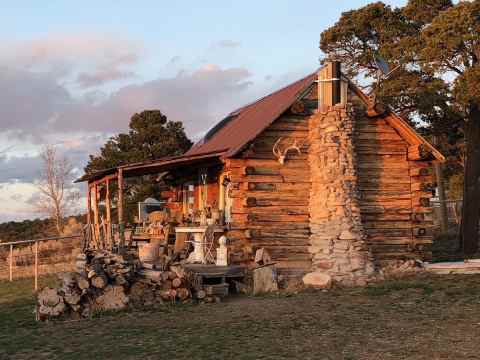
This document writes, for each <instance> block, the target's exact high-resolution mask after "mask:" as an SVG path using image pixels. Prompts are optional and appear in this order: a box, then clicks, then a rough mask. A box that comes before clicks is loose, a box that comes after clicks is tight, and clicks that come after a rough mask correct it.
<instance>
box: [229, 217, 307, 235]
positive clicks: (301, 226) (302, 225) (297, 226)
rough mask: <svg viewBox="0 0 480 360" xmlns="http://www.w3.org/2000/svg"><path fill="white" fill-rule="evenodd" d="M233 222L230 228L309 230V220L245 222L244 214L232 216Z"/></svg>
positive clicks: (234, 229)
mask: <svg viewBox="0 0 480 360" xmlns="http://www.w3.org/2000/svg"><path fill="white" fill-rule="evenodd" d="M240 217H244V220H245V221H241V220H243V219H240ZM234 219H235V222H233V223H232V224H231V226H230V228H231V230H233V231H239V230H243V231H245V230H249V231H252V230H262V231H272V232H274V231H281V230H283V231H285V232H287V231H288V232H290V231H294V230H308V231H309V230H310V222H308V221H307V222H297V223H274V224H273V223H264V222H247V221H246V216H245V215H244V214H242V215H240V216H234Z"/></svg>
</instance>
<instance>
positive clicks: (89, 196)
mask: <svg viewBox="0 0 480 360" xmlns="http://www.w3.org/2000/svg"><path fill="white" fill-rule="evenodd" d="M91 213H92V187H91V185H90V182H88V185H87V224H90V223H91V222H92V219H91V216H92V214H91Z"/></svg>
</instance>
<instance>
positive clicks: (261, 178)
mask: <svg viewBox="0 0 480 360" xmlns="http://www.w3.org/2000/svg"><path fill="white" fill-rule="evenodd" d="M230 180H231V181H232V182H251V183H282V182H284V180H283V176H281V175H233V174H232V175H231V176H230Z"/></svg>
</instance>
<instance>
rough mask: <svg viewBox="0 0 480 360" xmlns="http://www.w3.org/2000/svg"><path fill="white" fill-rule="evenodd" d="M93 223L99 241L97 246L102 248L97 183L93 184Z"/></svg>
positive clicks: (96, 238)
mask: <svg viewBox="0 0 480 360" xmlns="http://www.w3.org/2000/svg"><path fill="white" fill-rule="evenodd" d="M93 223H94V225H95V226H94V229H95V236H94V237H95V240H96V243H97V246H98V247H99V248H100V247H101V245H100V244H101V242H100V219H99V216H98V186H97V184H96V183H95V184H94V185H93Z"/></svg>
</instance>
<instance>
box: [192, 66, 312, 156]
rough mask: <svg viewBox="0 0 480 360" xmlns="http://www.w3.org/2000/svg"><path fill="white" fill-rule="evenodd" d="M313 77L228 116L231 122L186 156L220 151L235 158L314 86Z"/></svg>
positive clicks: (295, 83) (196, 145)
mask: <svg viewBox="0 0 480 360" xmlns="http://www.w3.org/2000/svg"><path fill="white" fill-rule="evenodd" d="M316 76H317V73H316V72H315V73H312V74H310V75H308V76H306V77H304V78H303V79H300V80H298V81H296V82H294V83H292V84H290V85H288V86H286V87H284V88H282V89H280V90H277V91H275V92H274V93H271V94H270V95H267V96H265V97H263V98H261V99H259V100H257V101H255V102H253V103H251V104H249V105H246V106H244V107H242V108H240V109H238V110H236V111H234V112H232V113H231V114H230V115H228V116H227V118H229V117H231V118H232V119H231V120H230V121H228V122H226V124H225V125H224V126H223V127H221V128H220V129H219V130H218V131H216V132H215V133H214V134H213V135H212V136H211V137H210V138H209V139H207V140H206V141H205V142H203V143H197V144H195V145H194V146H193V147H192V148H191V149H190V150H189V151H187V153H186V154H185V155H186V156H189V155H190V156H191V155H199V154H204V153H210V152H223V151H226V153H225V155H224V156H225V157H230V156H233V155H235V154H236V153H238V152H239V151H241V150H242V149H243V147H244V146H245V145H246V144H248V143H249V142H250V141H252V140H253V139H255V138H256V137H257V136H258V135H259V134H260V133H261V132H262V131H263V130H265V128H267V127H268V126H269V125H270V124H272V123H273V122H274V121H275V120H276V119H277V118H278V117H279V116H280V115H281V114H282V113H283V112H285V110H287V109H288V108H289V107H290V106H291V105H292V104H293V103H294V102H295V100H297V99H298V96H299V95H300V94H301V93H302V91H304V90H305V89H306V88H307V87H308V86H310V85H311V84H312V83H313V81H314V80H315V79H316ZM222 121H223V120H222Z"/></svg>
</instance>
